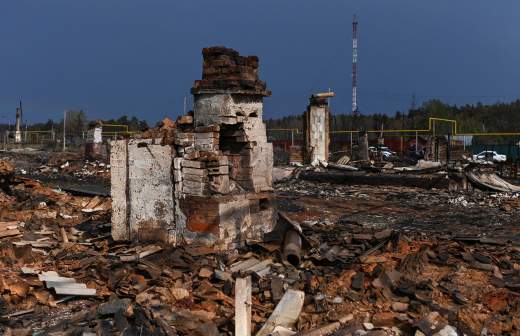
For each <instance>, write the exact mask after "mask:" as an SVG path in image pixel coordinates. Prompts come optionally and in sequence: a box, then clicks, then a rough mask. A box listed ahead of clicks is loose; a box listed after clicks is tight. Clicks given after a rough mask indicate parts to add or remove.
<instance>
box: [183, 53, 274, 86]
mask: <svg viewBox="0 0 520 336" xmlns="http://www.w3.org/2000/svg"><path fill="white" fill-rule="evenodd" d="M202 56H203V58H204V63H203V65H202V79H201V80H196V81H195V84H194V86H193V88H192V93H194V94H196V93H201V92H204V91H222V90H227V91H238V92H242V91H245V92H248V93H249V92H255V93H259V94H262V95H265V96H268V95H270V94H271V93H270V92H269V91H267V90H266V84H265V82H264V81H261V80H259V79H258V57H257V56H240V55H239V54H238V52H236V51H235V50H233V49H229V48H225V47H211V48H204V49H203V50H202Z"/></svg>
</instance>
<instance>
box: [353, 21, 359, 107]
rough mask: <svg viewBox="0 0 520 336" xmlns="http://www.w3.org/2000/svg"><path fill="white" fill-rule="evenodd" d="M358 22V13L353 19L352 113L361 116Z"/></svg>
mask: <svg viewBox="0 0 520 336" xmlns="http://www.w3.org/2000/svg"><path fill="white" fill-rule="evenodd" d="M357 26H358V22H357V19H356V15H354V19H353V20H352V115H354V116H359V109H358V104H357V59H358V52H357V42H358V28H357Z"/></svg>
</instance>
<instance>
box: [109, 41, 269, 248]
mask: <svg viewBox="0 0 520 336" xmlns="http://www.w3.org/2000/svg"><path fill="white" fill-rule="evenodd" d="M202 54H203V58H204V63H203V75H202V80H197V81H195V84H194V86H193V88H192V94H193V95H194V110H193V112H192V113H190V114H189V115H186V116H182V117H180V118H179V119H178V120H177V122H172V121H170V120H165V121H164V122H163V125H162V127H160V128H159V129H156V130H152V131H151V132H148V133H147V134H144V136H143V139H131V140H119V141H113V142H112V150H111V172H112V198H113V216H112V236H113V237H114V239H115V240H154V241H165V242H169V243H171V244H174V245H180V244H202V245H214V246H216V247H218V248H220V249H228V248H234V247H237V246H240V245H242V244H243V243H244V242H245V241H246V240H261V239H262V237H263V234H264V233H265V232H269V231H271V230H272V227H273V224H274V220H275V210H274V206H273V196H272V168H273V147H272V144H271V143H268V142H267V136H266V128H265V124H264V123H263V121H262V113H263V111H262V110H263V98H264V97H267V96H269V95H270V92H269V91H268V90H266V85H265V82H263V81H260V80H259V79H258V58H257V57H255V56H248V57H243V56H240V55H239V54H238V52H236V51H234V50H232V49H227V48H224V47H212V48H205V49H203V52H202Z"/></svg>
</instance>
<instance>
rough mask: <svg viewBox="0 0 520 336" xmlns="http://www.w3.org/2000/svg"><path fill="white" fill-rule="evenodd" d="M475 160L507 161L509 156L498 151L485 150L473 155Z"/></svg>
mask: <svg viewBox="0 0 520 336" xmlns="http://www.w3.org/2000/svg"><path fill="white" fill-rule="evenodd" d="M473 160H475V161H493V162H505V161H506V160H507V156H505V155H504V154H498V153H497V152H496V151H483V152H480V153H478V154H476V155H473Z"/></svg>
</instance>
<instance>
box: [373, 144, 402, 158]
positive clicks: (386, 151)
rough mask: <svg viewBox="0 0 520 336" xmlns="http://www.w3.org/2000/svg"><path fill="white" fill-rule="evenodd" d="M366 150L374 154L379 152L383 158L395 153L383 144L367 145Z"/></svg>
mask: <svg viewBox="0 0 520 336" xmlns="http://www.w3.org/2000/svg"><path fill="white" fill-rule="evenodd" d="M368 150H369V151H370V152H372V153H375V154H380V155H381V156H382V157H383V158H385V159H388V158H391V157H392V156H395V155H396V153H395V152H393V151H392V150H391V149H390V148H388V147H385V146H375V147H374V146H370V147H368Z"/></svg>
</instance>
